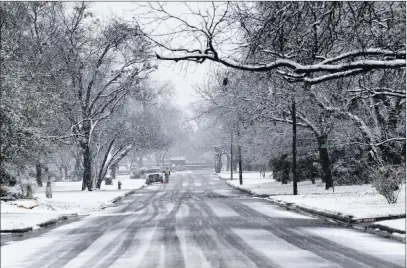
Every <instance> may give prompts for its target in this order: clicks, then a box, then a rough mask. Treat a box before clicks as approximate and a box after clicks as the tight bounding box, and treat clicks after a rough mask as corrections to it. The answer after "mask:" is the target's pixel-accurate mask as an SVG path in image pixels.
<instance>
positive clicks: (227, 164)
mask: <svg viewBox="0 0 407 268" xmlns="http://www.w3.org/2000/svg"><path fill="white" fill-rule="evenodd" d="M229 170H230V156H229V155H228V154H226V171H229Z"/></svg>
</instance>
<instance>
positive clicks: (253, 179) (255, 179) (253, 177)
mask: <svg viewBox="0 0 407 268" xmlns="http://www.w3.org/2000/svg"><path fill="white" fill-rule="evenodd" d="M218 175H219V176H221V177H222V178H223V179H225V180H230V172H221V173H218ZM233 179H234V180H237V181H234V182H236V183H237V184H239V172H235V171H234V172H233ZM244 179H250V181H248V183H250V184H257V183H265V182H275V180H274V179H273V173H272V172H266V176H265V177H264V178H263V177H261V176H260V172H254V171H253V172H252V171H245V172H243V180H244Z"/></svg>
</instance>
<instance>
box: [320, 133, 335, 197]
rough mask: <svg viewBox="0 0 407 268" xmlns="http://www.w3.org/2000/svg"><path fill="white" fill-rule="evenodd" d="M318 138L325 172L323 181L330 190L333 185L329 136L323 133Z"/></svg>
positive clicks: (321, 161)
mask: <svg viewBox="0 0 407 268" xmlns="http://www.w3.org/2000/svg"><path fill="white" fill-rule="evenodd" d="M317 139H318V151H319V160H320V163H321V166H322V172H323V175H322V181H323V182H325V189H326V190H328V189H329V188H331V187H332V186H333V181H332V173H331V165H330V163H329V153H328V137H327V135H321V136H319V137H318V138H317Z"/></svg>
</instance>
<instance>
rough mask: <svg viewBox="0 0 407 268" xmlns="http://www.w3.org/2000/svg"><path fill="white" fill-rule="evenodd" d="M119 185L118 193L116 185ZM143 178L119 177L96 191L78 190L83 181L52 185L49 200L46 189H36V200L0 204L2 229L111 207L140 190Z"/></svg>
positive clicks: (21, 226)
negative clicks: (121, 197) (129, 193)
mask: <svg viewBox="0 0 407 268" xmlns="http://www.w3.org/2000/svg"><path fill="white" fill-rule="evenodd" d="M118 180H120V181H121V182H122V189H121V190H118V187H117V182H118ZM144 182H145V181H144V180H143V179H135V180H131V179H130V176H129V175H122V176H118V178H117V179H116V180H114V181H113V185H102V187H101V190H99V191H92V192H88V191H81V185H82V182H55V183H54V184H53V187H52V199H49V198H45V187H42V188H38V189H37V191H36V193H35V197H36V200H17V201H9V202H4V201H2V202H1V229H2V230H10V229H16V228H25V227H36V225H37V224H39V223H42V222H45V221H48V220H53V219H57V218H58V217H60V216H61V215H69V214H78V215H86V214H89V213H91V212H94V211H99V210H101V209H102V207H104V206H106V205H109V204H111V202H110V201H111V200H113V199H115V198H116V197H119V196H123V195H124V194H125V193H126V192H129V191H130V190H133V189H139V188H141V187H142V186H143V185H144Z"/></svg>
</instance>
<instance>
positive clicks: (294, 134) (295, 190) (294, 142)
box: [291, 96, 298, 195]
mask: <svg viewBox="0 0 407 268" xmlns="http://www.w3.org/2000/svg"><path fill="white" fill-rule="evenodd" d="M291 113H292V120H293V194H294V195H297V194H298V192H297V122H296V121H297V120H296V119H297V118H296V110H295V96H293V97H292V112H291Z"/></svg>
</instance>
